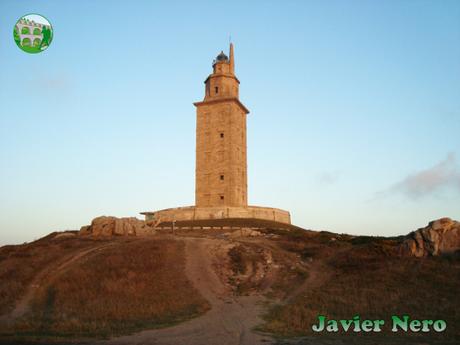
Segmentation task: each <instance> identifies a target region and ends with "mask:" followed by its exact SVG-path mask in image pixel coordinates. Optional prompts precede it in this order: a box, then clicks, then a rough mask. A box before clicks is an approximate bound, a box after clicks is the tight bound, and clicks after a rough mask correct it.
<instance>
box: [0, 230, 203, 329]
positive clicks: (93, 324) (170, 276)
mask: <svg viewBox="0 0 460 345" xmlns="http://www.w3.org/2000/svg"><path fill="white" fill-rule="evenodd" d="M105 242H107V243H105ZM101 244H103V245H102V246H101ZM107 244H108V245H107ZM91 246H99V247H100V248H99V249H96V250H94V251H92V252H90V253H88V254H86V255H84V256H82V257H81V258H79V259H78V260H76V261H75V262H74V263H72V264H69V265H67V266H65V265H64V266H63V267H64V268H62V265H61V269H59V265H56V264H54V266H57V267H58V268H55V269H54V270H53V269H50V273H49V274H48V277H47V279H46V283H44V284H43V285H42V286H40V287H39V288H38V289H37V291H36V292H35V293H34V296H33V299H32V300H31V303H30V308H29V310H27V312H26V313H25V314H24V315H23V316H21V317H20V318H18V320H16V322H14V323H13V324H11V325H9V326H3V329H1V333H2V335H3V336H5V335H8V334H11V335H21V334H24V335H27V334H34V335H40V334H42V335H47V336H104V335H114V334H126V333H130V332H133V331H138V330H142V329H146V328H156V327H160V326H165V325H169V324H173V323H177V322H179V321H182V320H184V319H188V318H190V317H193V316H196V315H198V314H200V313H203V312H205V311H206V310H207V309H208V307H209V306H208V304H207V302H206V301H205V300H204V299H203V298H202V297H201V296H200V295H199V294H198V293H197V292H196V291H195V289H194V287H193V286H192V285H191V284H190V282H189V281H188V280H187V279H186V277H185V275H184V255H183V252H184V250H183V243H181V242H179V241H174V240H169V239H166V238H155V239H150V240H145V239H144V240H139V239H121V238H120V239H112V240H111V241H97V240H91V239H78V238H72V239H62V240H51V241H42V242H37V243H33V244H31V245H27V246H25V247H24V246H16V247H9V248H2V250H1V251H0V255H2V260H1V261H0V277H1V280H2V284H1V288H2V295H1V296H2V299H3V300H2V302H4V303H5V305H8V309H10V310H11V309H12V305H14V302H15V299H17V298H18V296H20V295H21V293H24V286H25V285H26V284H27V283H30V282H31V281H32V278H33V275H34V271H35V270H39V269H40V265H42V267H45V265H46V264H50V263H51V262H52V261H59V260H60V259H61V260H62V257H64V256H66V255H69V252H72V251H75V250H76V249H81V248H85V249H86V248H90V247H91ZM30 266H32V267H31V268H29V267H30ZM51 266H53V264H52V263H51ZM7 267H9V268H12V269H10V270H8V269H7ZM48 267H49V266H48ZM13 268H15V270H13ZM12 272H15V273H16V274H15V275H13V273H12ZM7 277H8V282H9V283H8V284H3V282H5V281H6V280H5V279H7ZM16 289H17V290H18V291H15V290H16ZM2 305H4V304H3V303H2Z"/></svg>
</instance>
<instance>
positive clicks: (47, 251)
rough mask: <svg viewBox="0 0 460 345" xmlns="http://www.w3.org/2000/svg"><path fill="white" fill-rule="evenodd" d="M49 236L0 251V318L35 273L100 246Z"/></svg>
mask: <svg viewBox="0 0 460 345" xmlns="http://www.w3.org/2000/svg"><path fill="white" fill-rule="evenodd" d="M55 235H56V233H52V234H50V235H48V236H46V237H44V238H42V239H40V240H38V241H35V242H31V243H28V244H23V245H11V246H4V247H1V248H0V282H1V283H0V315H1V314H5V313H7V312H9V311H11V310H12V309H13V307H14V304H15V302H16V300H17V299H18V298H19V297H20V296H22V295H23V294H24V291H25V289H26V287H27V286H28V285H29V284H30V282H31V281H32V279H33V278H34V277H35V275H36V273H37V272H38V271H40V270H41V269H42V268H43V267H47V266H48V265H50V264H51V263H53V262H56V261H57V260H58V259H59V258H61V257H63V256H65V255H67V254H69V253H72V252H74V251H78V250H81V249H83V248H90V247H92V246H94V245H95V244H100V243H101V242H103V241H101V240H98V241H96V240H92V239H69V238H66V239H60V240H52V238H53V237H54V236H55Z"/></svg>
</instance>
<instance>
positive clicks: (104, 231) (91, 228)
mask: <svg viewBox="0 0 460 345" xmlns="http://www.w3.org/2000/svg"><path fill="white" fill-rule="evenodd" d="M153 233H155V230H154V229H153V227H150V226H148V225H147V224H145V222H143V221H142V220H139V219H137V218H135V217H129V218H116V217H106V216H102V217H97V218H94V219H93V220H92V222H91V225H86V226H83V227H81V229H80V235H92V236H116V235H119V236H139V235H147V234H153Z"/></svg>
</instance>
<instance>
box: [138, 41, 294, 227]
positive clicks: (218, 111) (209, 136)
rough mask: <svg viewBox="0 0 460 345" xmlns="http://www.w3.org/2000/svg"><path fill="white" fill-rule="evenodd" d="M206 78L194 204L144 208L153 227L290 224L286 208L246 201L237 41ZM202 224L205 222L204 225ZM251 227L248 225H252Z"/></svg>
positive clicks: (199, 109)
mask: <svg viewBox="0 0 460 345" xmlns="http://www.w3.org/2000/svg"><path fill="white" fill-rule="evenodd" d="M212 68H213V70H212V73H211V74H210V75H209V76H208V77H207V78H206V80H205V81H204V84H205V91H204V99H203V100H202V101H201V102H196V103H194V105H195V107H196V170H195V205H193V206H184V207H175V208H167V209H163V210H158V211H153V212H151V211H148V212H141V214H143V215H145V220H146V221H147V222H151V223H152V224H154V226H163V225H162V224H166V225H165V226H168V224H169V225H171V224H176V222H178V224H187V225H184V226H191V225H190V224H194V223H193V222H194V221H199V222H198V223H196V224H203V223H202V221H203V220H206V221H209V224H210V225H211V226H228V225H231V224H233V220H234V219H247V220H248V224H250V221H249V219H252V220H254V219H259V220H267V221H274V222H277V224H280V223H284V224H290V223H291V215H290V214H289V212H288V211H285V210H281V209H278V208H273V207H262V206H253V205H248V182H247V180H248V173H247V160H246V116H247V114H249V110H248V109H246V107H245V106H244V105H243V104H242V103H241V102H240V99H239V85H240V81H239V80H238V78H237V77H236V75H235V57H234V54H233V44H230V53H229V56H227V55H225V54H224V52H221V53H220V54H219V55H217V57H216V59H215V60H214V61H213V63H212ZM202 226H203V225H202ZM248 226H249V225H248Z"/></svg>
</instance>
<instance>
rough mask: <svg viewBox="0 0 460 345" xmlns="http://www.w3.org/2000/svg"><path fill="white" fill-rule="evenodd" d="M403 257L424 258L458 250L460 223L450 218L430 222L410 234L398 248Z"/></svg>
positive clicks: (459, 248) (459, 246) (459, 244)
mask: <svg viewBox="0 0 460 345" xmlns="http://www.w3.org/2000/svg"><path fill="white" fill-rule="evenodd" d="M400 250H401V253H402V254H403V255H409V256H416V257H425V256H436V255H440V254H445V253H453V252H455V251H457V250H460V222H457V221H455V220H452V219H450V218H441V219H438V220H435V221H432V222H430V223H429V224H428V226H426V227H424V228H421V229H418V230H416V231H413V232H411V233H410V234H409V235H407V236H406V238H405V239H404V240H403V242H402V244H401V246H400Z"/></svg>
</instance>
